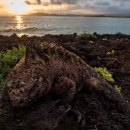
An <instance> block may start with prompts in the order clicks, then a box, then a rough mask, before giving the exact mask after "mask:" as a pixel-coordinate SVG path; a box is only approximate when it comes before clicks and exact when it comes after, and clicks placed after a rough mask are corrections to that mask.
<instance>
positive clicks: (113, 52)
mask: <svg viewBox="0 0 130 130" xmlns="http://www.w3.org/2000/svg"><path fill="white" fill-rule="evenodd" d="M106 54H107V55H114V54H115V50H111V51H109V52H107V53H106Z"/></svg>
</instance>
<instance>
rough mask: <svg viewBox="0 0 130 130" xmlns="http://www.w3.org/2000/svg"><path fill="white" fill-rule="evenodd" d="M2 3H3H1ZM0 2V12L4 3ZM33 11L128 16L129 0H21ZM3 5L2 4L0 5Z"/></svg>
mask: <svg viewBox="0 0 130 130" xmlns="http://www.w3.org/2000/svg"><path fill="white" fill-rule="evenodd" d="M1 1H3V2H1ZM6 1H9V0H0V11H1V10H2V8H3V7H4V3H6ZM23 1H24V2H25V3H26V4H27V5H29V6H33V7H34V6H35V7H36V8H35V10H36V11H37V10H38V11H40V12H42V11H43V12H46V13H66V14H69V13H76V14H91V13H92V14H124V15H125V14H129V15H130V0H23ZM1 3H3V4H1ZM0 13H1V12H0Z"/></svg>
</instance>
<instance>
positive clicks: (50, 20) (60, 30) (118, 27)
mask: <svg viewBox="0 0 130 130" xmlns="http://www.w3.org/2000/svg"><path fill="white" fill-rule="evenodd" d="M75 32H76V33H78V34H80V33H84V32H86V33H94V32H97V33H99V34H106V33H107V34H114V33H117V32H121V33H124V34H130V18H105V17H104V18H103V17H60V16H16V17H0V34H2V35H11V34H13V33H17V34H19V35H22V34H27V35H45V34H70V33H75Z"/></svg>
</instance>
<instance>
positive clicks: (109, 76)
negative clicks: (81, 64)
mask: <svg viewBox="0 0 130 130" xmlns="http://www.w3.org/2000/svg"><path fill="white" fill-rule="evenodd" d="M94 70H95V71H96V72H98V73H99V74H101V75H102V76H103V78H104V79H106V80H107V81H108V82H110V83H113V84H114V87H115V90H116V91H117V92H119V93H121V87H119V86H118V85H116V84H115V80H114V79H113V77H112V74H110V72H109V71H108V70H107V69H106V68H103V67H99V68H97V67H94Z"/></svg>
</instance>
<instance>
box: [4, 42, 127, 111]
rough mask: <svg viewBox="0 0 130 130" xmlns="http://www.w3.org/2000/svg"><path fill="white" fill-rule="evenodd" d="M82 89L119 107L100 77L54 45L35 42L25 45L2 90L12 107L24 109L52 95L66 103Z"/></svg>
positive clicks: (121, 102)
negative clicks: (23, 51) (22, 54)
mask: <svg viewBox="0 0 130 130" xmlns="http://www.w3.org/2000/svg"><path fill="white" fill-rule="evenodd" d="M83 87H85V88H88V87H92V88H94V90H95V91H98V92H99V93H101V94H103V95H104V96H105V97H106V98H108V99H109V100H112V101H114V102H115V103H117V105H120V106H121V107H123V108H124V109H125V111H126V109H128V105H126V104H127V103H126V102H125V100H124V98H123V97H122V96H121V94H119V93H118V92H117V91H116V90H115V89H114V87H113V86H112V85H111V84H110V83H108V82H107V81H106V80H105V79H104V78H103V77H101V76H100V75H99V74H98V73H96V72H95V71H94V70H93V69H92V68H91V67H90V66H89V65H88V64H87V63H86V62H85V61H83V60H82V59H81V58H80V57H79V56H77V55H76V54H74V53H72V52H70V51H68V50H66V49H65V48H64V47H63V46H61V45H57V44H56V43H44V42H40V41H37V40H35V41H34V42H33V43H31V44H28V45H27V51H26V56H25V58H24V59H22V61H21V62H19V63H18V65H17V66H16V67H15V68H14V69H13V70H12V71H11V73H10V74H9V75H8V77H7V79H6V85H5V88H6V90H7V93H8V95H9V98H10V101H11V103H12V105H13V106H14V107H25V106H28V105H30V104H31V103H33V102H35V101H37V100H38V99H40V98H41V97H43V96H45V95H47V94H49V93H54V94H57V95H59V96H62V97H63V101H64V102H66V103H70V102H71V101H72V100H73V98H74V96H75V94H76V93H77V92H78V91H80V90H81V89H82V88H83Z"/></svg>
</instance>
